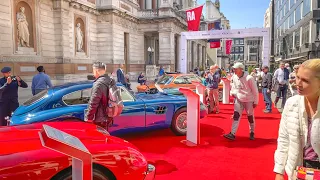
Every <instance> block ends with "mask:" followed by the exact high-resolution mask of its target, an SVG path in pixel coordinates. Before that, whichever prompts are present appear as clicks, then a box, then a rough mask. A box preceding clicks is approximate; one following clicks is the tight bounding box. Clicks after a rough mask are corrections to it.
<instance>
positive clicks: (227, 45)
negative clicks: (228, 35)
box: [226, 40, 232, 54]
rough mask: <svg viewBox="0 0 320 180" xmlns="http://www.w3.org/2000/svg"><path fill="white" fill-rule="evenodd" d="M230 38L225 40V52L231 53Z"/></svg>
mask: <svg viewBox="0 0 320 180" xmlns="http://www.w3.org/2000/svg"><path fill="white" fill-rule="evenodd" d="M231 48H232V40H226V54H231Z"/></svg>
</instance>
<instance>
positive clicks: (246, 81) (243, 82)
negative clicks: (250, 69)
mask: <svg viewBox="0 0 320 180" xmlns="http://www.w3.org/2000/svg"><path fill="white" fill-rule="evenodd" d="M230 94H231V95H234V96H236V97H237V99H239V101H241V102H253V103H254V104H258V103H259V91H258V86H257V82H256V81H255V79H254V78H253V77H252V76H250V75H248V74H247V73H246V72H245V73H244V74H243V76H242V77H240V78H239V77H238V76H237V75H235V74H234V75H233V76H232V77H231V90H230Z"/></svg>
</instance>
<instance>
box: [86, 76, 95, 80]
mask: <svg viewBox="0 0 320 180" xmlns="http://www.w3.org/2000/svg"><path fill="white" fill-rule="evenodd" d="M87 79H88V80H95V78H94V76H93V75H88V76H87Z"/></svg>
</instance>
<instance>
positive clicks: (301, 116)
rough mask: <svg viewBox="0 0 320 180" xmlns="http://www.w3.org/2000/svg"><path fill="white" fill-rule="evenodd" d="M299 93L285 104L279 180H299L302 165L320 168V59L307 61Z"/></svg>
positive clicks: (278, 152)
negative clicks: (297, 173) (298, 174)
mask: <svg viewBox="0 0 320 180" xmlns="http://www.w3.org/2000/svg"><path fill="white" fill-rule="evenodd" d="M296 84H297V90H298V95H296V96H293V97H290V98H289V99H288V101H287V102H286V105H285V106H284V110H283V112H282V117H281V121H280V126H279V135H278V141H277V142H278V144H277V150H276V151H275V154H274V169H273V171H274V172H275V173H276V175H275V180H284V174H285V173H286V174H287V175H288V178H289V180H295V179H296V178H294V177H293V176H294V170H296V168H297V167H298V166H303V167H306V168H314V169H320V162H319V156H320V59H312V60H307V61H305V62H303V64H302V65H300V67H299V70H298V71H297V74H296Z"/></svg>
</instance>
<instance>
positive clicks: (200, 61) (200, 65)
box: [198, 44, 203, 68]
mask: <svg viewBox="0 0 320 180" xmlns="http://www.w3.org/2000/svg"><path fill="white" fill-rule="evenodd" d="M198 52H199V56H198V57H199V62H198V66H199V68H200V67H202V68H203V65H202V64H203V63H202V46H201V44H199V45H198Z"/></svg>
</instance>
